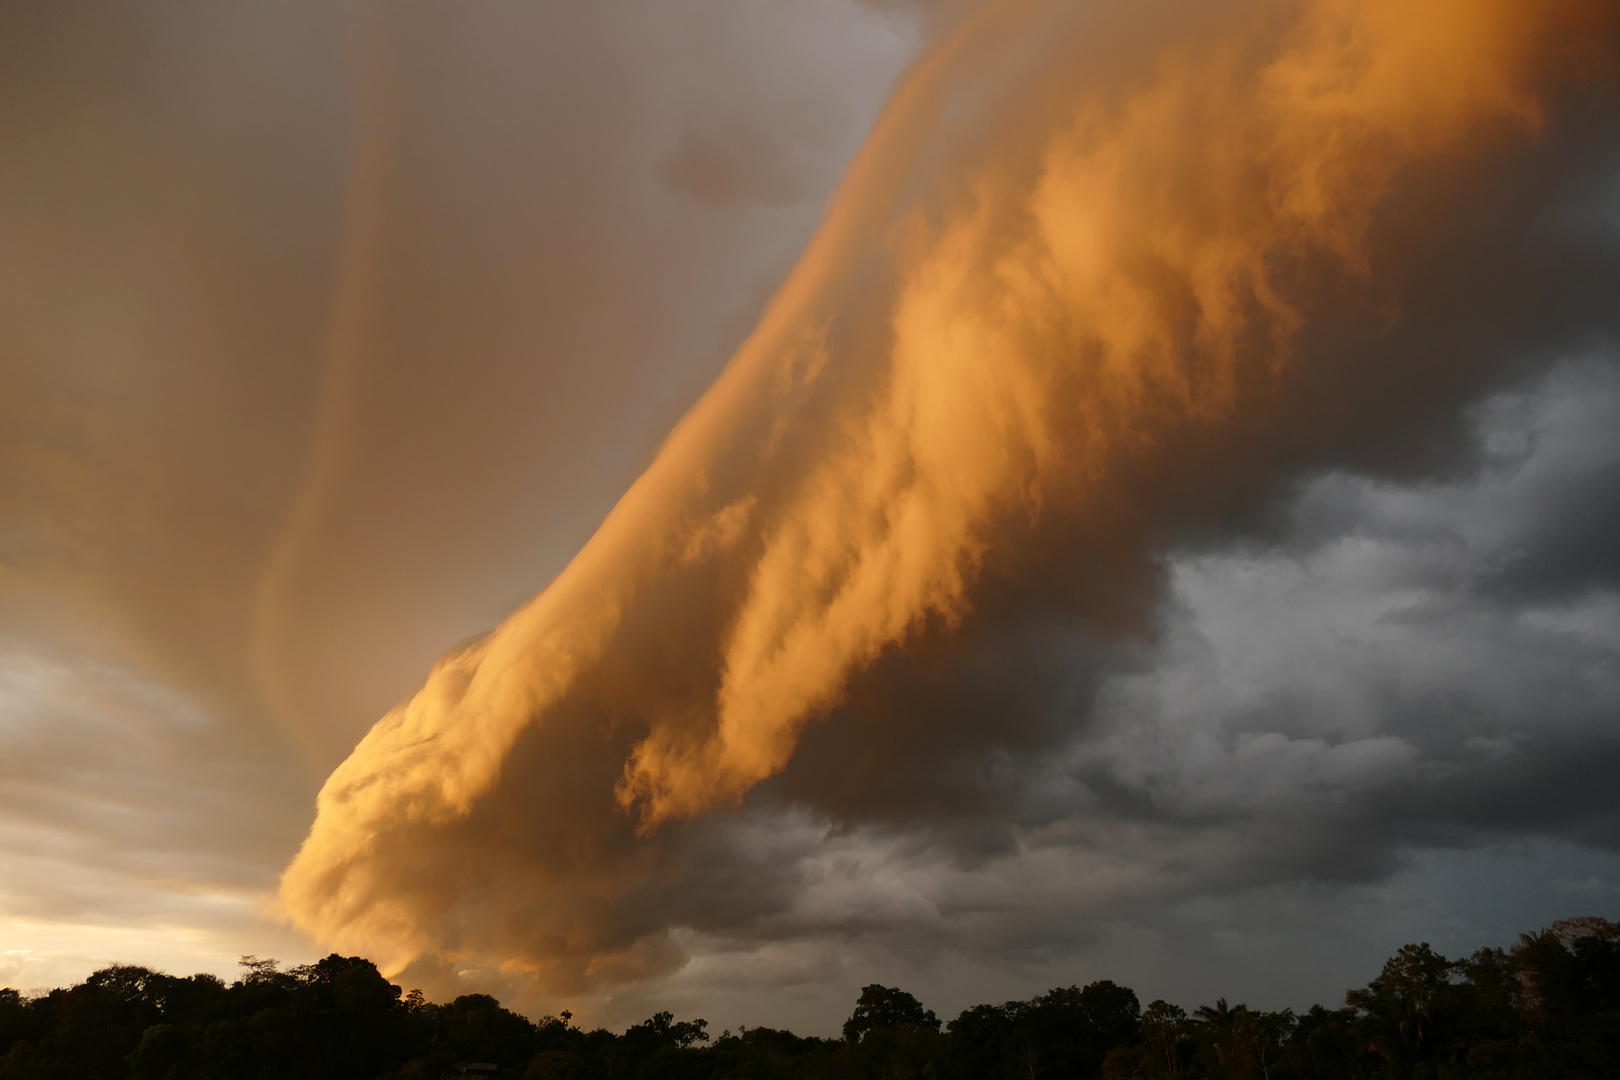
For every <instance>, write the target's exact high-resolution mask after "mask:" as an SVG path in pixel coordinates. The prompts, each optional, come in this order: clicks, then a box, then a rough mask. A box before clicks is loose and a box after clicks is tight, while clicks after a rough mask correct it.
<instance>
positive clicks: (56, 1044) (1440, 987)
mask: <svg viewBox="0 0 1620 1080" xmlns="http://www.w3.org/2000/svg"><path fill="white" fill-rule="evenodd" d="M572 1020H573V1017H572V1015H571V1014H569V1013H568V1012H564V1013H562V1014H561V1015H560V1016H546V1017H542V1018H540V1019H539V1020H538V1021H532V1020H529V1019H527V1018H525V1017H523V1016H520V1015H518V1014H517V1013H514V1012H512V1011H510V1010H508V1009H505V1008H503V1007H502V1006H501V1004H500V1002H498V1001H497V1000H495V999H494V998H492V997H489V996H488V995H484V994H468V995H464V996H462V997H458V998H456V999H455V1000H454V1001H452V1002H449V1003H447V1004H435V1003H433V1002H429V1001H427V1000H425V999H424V997H423V995H422V993H421V992H420V991H411V992H410V993H405V992H403V991H402V989H401V988H400V987H398V986H395V985H394V984H393V983H390V982H389V981H388V980H387V979H385V978H383V976H382V975H381V974H380V973H379V972H378V970H377V968H376V967H375V965H373V964H372V963H371V962H370V961H368V960H364V959H361V958H359V957H344V956H338V955H336V954H334V955H332V956H328V957H327V958H326V959H324V960H321V961H318V962H317V963H313V964H307V965H303V966H300V967H294V968H291V969H288V970H282V969H281V968H280V966H279V965H278V964H276V963H275V962H274V961H271V960H260V959H258V958H256V957H244V958H243V960H242V973H241V976H240V977H239V978H238V979H236V980H235V981H234V982H232V983H229V984H227V983H225V982H224V980H222V979H220V978H218V977H217V976H214V975H208V974H202V975H191V976H189V977H177V976H172V975H166V974H163V973H161V972H156V971H151V970H149V969H147V968H144V967H136V966H130V965H114V966H112V967H108V968H103V969H102V970H100V971H97V972H95V973H94V974H92V975H91V976H90V977H89V978H87V979H85V980H84V982H82V983H78V984H77V985H74V986H70V987H67V988H63V989H56V990H51V991H49V992H47V993H41V994H38V995H35V996H25V995H23V994H22V993H20V992H19V991H17V990H15V989H4V990H0V1080H77V1078H81V1077H83V1078H95V1080H116V1078H129V1080H216V1078H219V1080H224V1078H231V1080H236V1078H242V1080H283V1078H289V1080H290V1078H294V1077H296V1078H300V1080H327V1078H331V1080H338V1078H343V1080H366V1078H371V1080H394V1078H398V1080H404V1078H408V1077H417V1078H428V1077H441V1076H476V1077H484V1078H490V1080H506V1078H511V1080H517V1078H524V1080H598V1078H600V1080H774V1078H803V1080H816V1078H828V1080H832V1078H839V1080H866V1078H870V1080H956V1078H960V1080H1124V1078H1130V1077H1142V1078H1148V1080H1160V1078H1182V1077H1186V1078H1199V1077H1210V1078H1216V1077H1220V1078H1233V1080H1249V1078H1255V1080H1288V1078H1300V1080H1304V1078H1322V1080H1362V1078H1366V1080H1373V1078H1412V1080H1417V1078H1435V1080H1439V1078H1459V1080H1461V1078H1482V1080H1483V1078H1509V1077H1512V1078H1519V1080H1530V1078H1541V1077H1547V1078H1553V1077H1557V1078H1560V1080H1576V1078H1583V1077H1590V1078H1592V1080H1598V1078H1605V1077H1615V1076H1620V924H1616V923H1613V922H1609V921H1607V920H1605V919H1600V918H1596V917H1585V918H1579V919H1568V920H1564V921H1562V922H1558V923H1554V924H1553V925H1552V926H1551V927H1549V928H1547V929H1544V930H1541V931H1538V932H1536V933H1531V934H1524V935H1521V936H1520V938H1519V940H1518V942H1517V943H1516V944H1514V945H1512V946H1511V947H1509V948H1505V949H1504V948H1484V949H1480V950H1479V951H1477V952H1475V953H1474V954H1473V955H1472V956H1470V957H1467V958H1463V959H1450V958H1447V957H1445V956H1442V955H1441V954H1439V953H1437V952H1435V951H1434V949H1433V948H1431V947H1430V946H1429V945H1427V944H1414V945H1406V946H1403V947H1402V948H1401V949H1400V950H1399V951H1398V952H1397V953H1396V954H1395V955H1394V956H1392V957H1390V958H1389V960H1388V961H1387V962H1385V964H1384V966H1383V970H1382V971H1381V972H1380V973H1379V974H1378V976H1377V977H1376V978H1374V979H1373V980H1372V981H1371V982H1369V983H1368V984H1367V985H1366V986H1364V987H1360V988H1357V989H1353V990H1350V991H1349V992H1348V993H1346V994H1345V997H1344V1000H1343V1003H1342V1004H1340V1005H1338V1006H1335V1007H1328V1006H1323V1005H1316V1006H1313V1007H1312V1008H1311V1009H1310V1010H1309V1011H1307V1012H1304V1013H1299V1014H1296V1013H1294V1012H1293V1011H1292V1010H1288V1009H1284V1010H1282V1011H1280V1012H1266V1011H1264V1010H1259V1009H1250V1008H1248V1007H1247V1006H1246V1005H1243V1004H1231V1003H1229V1002H1228V1001H1227V1000H1226V999H1224V998H1222V999H1220V1000H1217V1001H1216V1002H1215V1003H1214V1004H1205V1005H1200V1006H1198V1007H1196V1008H1194V1009H1193V1010H1192V1011H1191V1012H1188V1011H1186V1010H1184V1009H1183V1008H1182V1007H1180V1006H1178V1005H1173V1004H1170V1003H1169V1002H1165V1001H1153V1002H1149V1003H1148V1004H1147V1005H1146V1006H1145V1007H1144V1006H1143V1005H1142V1004H1141V1003H1140V1002H1139V1000H1138V999H1137V996H1136V994H1135V993H1134V992H1133V991H1131V990H1130V989H1128V988H1126V987H1123V986H1119V985H1116V984H1115V983H1113V982H1109V981H1107V980H1103V981H1098V982H1093V983H1090V984H1089V985H1087V986H1084V987H1080V986H1069V987H1058V988H1055V989H1052V990H1050V991H1048V992H1046V993H1045V994H1041V995H1039V996H1037V997H1034V998H1031V999H1030V1000H1028V1001H1009V1002H1004V1003H1002V1004H1000V1005H975V1006H973V1007H972V1008H969V1009H966V1010H964V1011H963V1012H962V1013H961V1014H960V1015H958V1016H957V1017H956V1018H955V1019H954V1020H951V1021H950V1022H949V1023H942V1022H941V1021H940V1020H939V1019H938V1018H937V1017H936V1015H935V1014H934V1012H933V1011H932V1010H930V1009H927V1008H925V1007H924V1005H923V1003H922V1002H921V1001H919V1000H918V999H917V998H916V997H915V996H914V995H912V994H911V993H909V992H907V991H905V990H902V989H899V988H897V987H889V986H881V985H876V984H874V985H871V986H867V987H865V988H864V989H863V990H862V992H861V995H860V997H859V999H858V1000H857V1002H856V1003H855V1006H854V1008H853V1011H852V1013H851V1015H850V1018H849V1020H848V1021H847V1022H846V1023H845V1024H844V1027H843V1038H839V1039H830V1038H819V1037H814V1036H812V1037H800V1036H798V1035H795V1034H793V1033H792V1032H790V1031H780V1030H776V1029H772V1028H764V1027H758V1028H744V1029H742V1030H740V1031H738V1032H735V1033H733V1032H731V1031H725V1032H722V1033H720V1034H719V1035H718V1036H711V1034H710V1032H709V1031H708V1026H709V1025H708V1022H707V1021H706V1020H703V1019H692V1020H676V1019H675V1017H674V1016H673V1015H672V1014H670V1013H668V1012H660V1013H657V1014H655V1015H654V1016H652V1017H649V1018H648V1019H647V1020H645V1021H643V1022H641V1023H639V1024H636V1025H634V1026H633V1027H631V1028H629V1029H628V1030H626V1031H624V1032H623V1033H615V1032H612V1031H607V1030H604V1029H600V1028H599V1029H596V1030H589V1031H587V1030H585V1029H583V1028H581V1027H579V1026H576V1025H574V1024H573V1023H572Z"/></svg>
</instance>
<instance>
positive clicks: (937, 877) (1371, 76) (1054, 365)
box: [282, 0, 1620, 993]
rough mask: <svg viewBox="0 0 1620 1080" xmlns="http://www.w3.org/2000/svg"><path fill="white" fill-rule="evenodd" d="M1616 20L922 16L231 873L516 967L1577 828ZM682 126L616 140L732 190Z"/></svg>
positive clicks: (654, 955) (1588, 717)
mask: <svg viewBox="0 0 1620 1080" xmlns="http://www.w3.org/2000/svg"><path fill="white" fill-rule="evenodd" d="M1615 29H1616V28H1615V26H1614V22H1613V18H1612V16H1611V15H1610V14H1609V13H1608V12H1607V10H1606V7H1605V5H1601V4H1596V3H1592V4H1587V3H1581V2H1575V0H1570V2H1563V3H1554V4H1545V5H1534V10H1530V6H1527V5H1518V4H1509V3H1505V2H1502V3H1497V2H1490V3H1479V2H1477V0H1466V2H1465V0H1456V2H1447V3H1439V4H1434V5H1430V6H1429V7H1427V8H1425V10H1424V12H1423V13H1422V14H1414V13H1413V12H1412V11H1411V10H1410V8H1409V6H1408V5H1402V4H1399V3H1394V2H1393V0H1322V2H1319V3H1314V4H1306V5H1275V4H1271V3H1262V2H1254V3H1238V4H1228V5H1220V6H1219V10H1218V11H1215V10H1210V9H1209V7H1208V6H1207V5H1197V4H1178V3H1169V2H1167V3H1162V4H1156V5H1150V6H1149V7H1147V8H1144V7H1143V6H1141V5H1126V4H1095V5H1085V6H1078V7H1077V6H1075V5H1067V4H1055V3H1053V4H1044V3H1034V2H1018V3H1011V2H1003V3H987V4H983V5H979V6H977V7H975V8H973V9H972V10H970V11H968V12H966V13H965V14H963V15H962V17H961V22H960V23H959V24H955V25H954V28H952V29H950V30H949V32H946V31H941V34H942V36H941V40H940V42H939V43H938V44H937V45H936V47H935V49H934V51H933V52H932V53H930V54H928V55H926V56H925V57H924V58H923V59H922V60H921V61H919V62H918V64H917V65H916V66H915V68H914V69H913V71H912V72H911V73H910V75H909V76H908V77H907V79H906V80H905V81H904V82H903V83H902V84H901V86H900V88H899V89H898V91H897V93H896V96H895V98H894V100H893V101H892V102H891V104H890V106H889V109H888V111H887V112H886V114H885V115H884V117H883V118H882V119H881V120H880V121H879V123H878V126H877V128H876V129H875V131H874V133H873V134H872V136H871V138H870V140H869V143H868V145H867V147H866V149H865V150H864V151H863V152H862V154H861V155H860V156H859V157H858V158H857V159H856V161H855V163H854V164H853V166H852V168H851V171H850V173H849V175H848V177H847V179H846V182H845V186H844V188H843V190H842V191H841V193H840V194H839V195H838V196H837V198H836V199H835V200H834V202H833V203H832V205H831V207H830V209H829V212H828V216H827V218H826V220H825V222H824V224H823V227H822V231H821V233H820V234H819V235H818V237H817V238H816V240H815V241H814V242H813V243H812V245H811V247H810V249H809V250H808V252H807V253H806V255H805V257H804V259H803V261H802V262H801V264H800V266H799V268H798V269H797V270H796V271H795V273H794V275H793V276H792V277H791V278H790V279H789V281H788V283H787V284H786V285H785V286H784V288H783V290H782V292H781V293H780V294H779V296H778V297H777V299H776V301H775V302H774V303H773V305H772V306H771V308H770V309H769V310H768V312H767V313H766V315H765V318H764V320H763V321H762V323H761V324H760V326H759V327H758V328H757V330H756V331H755V333H754V335H753V336H752V337H751V338H750V339H749V340H748V342H747V343H746V344H745V345H744V346H743V348H742V350H741V351H740V352H739V354H738V355H737V356H736V357H735V358H734V360H733V361H732V364H731V366H730V367H729V368H728V369H727V371H726V372H725V374H724V375H722V377H721V379H720V380H719V382H718V383H717V384H716V385H715V386H714V388H713V389H712V390H711V391H710V392H709V394H708V395H706V396H705V397H704V398H703V400H702V401H700V402H699V404H698V405H697V406H696V407H695V408H694V410H693V411H692V412H691V413H690V414H689V415H688V416H687V418H686V419H685V420H683V421H682V422H681V424H680V425H678V426H677V428H676V429H675V431H674V432H673V433H672V434H671V436H670V437H669V439H668V440H667V441H666V443H665V444H664V446H663V448H662V450H661V451H660V453H659V454H658V456H657V457H656V459H655V460H654V461H653V463H652V465H651V466H650V467H649V468H648V469H647V471H646V472H645V473H644V474H643V475H642V477H641V478H640V479H639V480H638V481H637V483H636V484H635V485H634V487H633V488H632V489H631V490H630V492H629V493H628V494H627V495H626V496H625V497H624V499H623V500H622V501H621V502H620V504H619V505H618V507H617V508H616V509H615V510H614V512H613V513H612V514H611V515H610V516H609V518H608V519H607V521H606V522H605V523H604V524H603V526H602V527H601V529H600V531H599V532H598V533H597V534H596V536H595V537H594V538H593V539H592V540H591V541H590V543H589V544H587V545H586V547H585V548H584V549H583V550H582V551H581V553H580V554H579V555H578V556H577V557H576V559H575V560H574V562H573V563H572V564H571V565H570V566H569V567H568V568H567V569H566V570H565V571H564V572H563V573H562V574H561V575H560V576H559V577H558V578H557V579H556V581H555V582H553V584H552V585H551V586H550V587H549V588H548V589H547V590H546V591H545V592H544V593H542V594H541V595H539V596H538V597H536V598H535V599H534V600H532V601H530V602H529V603H528V604H526V605H525V606H524V607H522V608H521V609H520V610H519V611H518V612H517V613H516V614H514V615H513V616H512V617H511V618H510V619H508V620H507V622H505V623H504V624H503V625H502V626H501V627H499V628H498V629H497V630H495V631H494V632H493V633H492V634H490V635H489V636H487V637H486V638H483V639H482V640H480V641H478V642H476V643H474V644H472V645H470V646H468V647H467V648H465V649H463V650H460V651H458V652H456V653H453V654H451V655H448V656H446V657H445V658H444V659H443V660H442V661H441V662H440V663H439V665H438V666H437V667H436V668H435V669H434V671H433V673H432V674H431V675H430V677H429V678H428V681H427V683H426V684H425V686H424V687H423V688H422V690H421V691H420V692H419V693H418V694H417V695H416V696H415V697H414V698H413V699H412V700H411V701H409V702H408V703H406V704H404V705H402V706H401V707H400V708H398V709H396V710H395V711H394V712H392V713H390V714H389V715H388V716H387V717H385V718H384V719H383V720H381V721H380V722H379V723H378V724H377V726H376V727H375V728H373V730H372V731H371V733H370V734H369V735H368V736H367V737H366V738H365V740H364V741H362V743H361V744H360V746H359V747H358V748H357V749H356V750H355V752H354V754H353V755H352V756H351V757H350V758H349V759H348V761H346V762H345V763H344V764H343V765H342V766H340V767H339V768H338V769H337V770H336V771H335V772H334V773H333V774H332V776H331V778H330V779H329V780H328V782H327V785H326V787H325V789H324V790H323V792H322V795H321V800H320V806H319V815H318V817H317V820H316V822H315V824H314V826H313V828H312V831H311V833H310V836H309V839H308V840H307V841H306V843H305V845H304V848H303V850H302V851H301V852H300V854H299V856H298V858H297V859H296V860H295V861H294V862H293V864H292V865H291V866H290V867H289V869H288V871H287V873H286V875H285V876H284V878H283V883H282V900H283V903H284V904H285V906H286V909H287V910H288V912H289V913H290V914H291V915H292V916H293V918H294V919H295V920H297V921H298V923H299V924H300V925H302V926H304V927H305V928H307V929H308V930H309V931H311V932H312V933H313V934H315V935H316V936H317V937H318V938H319V939H321V940H323V941H325V942H328V943H330V944H332V945H333V946H334V947H338V948H343V949H346V950H354V951H362V952H365V953H366V954H368V955H372V956H376V957H378V958H380V959H382V960H383V961H384V962H385V964H387V965H388V966H389V967H390V969H391V970H401V969H407V968H409V969H410V970H413V971H415V972H418V973H430V972H432V971H437V970H449V971H453V970H456V969H459V968H463V967H489V968H491V969H499V970H501V971H503V972H505V973H506V975H507V976H508V977H511V978H517V979H524V980H531V981H532V982H533V984H534V985H536V986H539V987H541V988H542V990H543V992H545V993H565V992H577V991H580V990H584V989H587V988H591V987H602V986H612V985H619V984H624V983H630V982H636V981H638V980H645V979H648V978H651V977H654V976H659V975H664V974H667V973H669V972H670V971H673V970H676V969H678V968H679V967H680V965H682V964H683V963H685V962H686V960H687V959H688V951H687V948H686V946H684V945H683V944H682V943H683V942H685V941H690V940H691V939H692V935H700V936H703V937H704V938H705V939H706V940H710V941H719V942H729V943H732V946H734V947H739V948H743V947H746V948H762V949H764V948H769V947H774V946H776V945H780V944H782V943H793V942H797V941H811V940H825V939H828V938H829V937H831V938H834V939H838V940H846V941H855V940H878V939H881V940H883V941H885V942H888V943H890V944H891V945H893V946H894V947H897V948H898V947H903V946H905V945H906V944H907V943H910V944H913V945H915V946H917V947H919V948H937V947H949V948H960V949H966V950H969V951H970V952H971V951H977V952H981V953H987V954H988V953H995V954H997V955H1007V956H1014V955H1020V954H1030V955H1034V954H1036V953H1039V952H1040V951H1041V950H1045V949H1049V948H1051V947H1053V945H1054V943H1061V942H1063V941H1069V940H1073V941H1079V940H1083V939H1084V938H1085V937H1086V935H1087V933H1088V927H1090V926H1093V925H1095V924H1098V923H1100V922H1103V921H1106V920H1109V919H1116V918H1119V917H1121V915H1122V913H1125V912H1128V911H1132V910H1140V909H1142V908H1143V906H1144V905H1146V906H1148V907H1152V906H1153V905H1165V904H1171V903H1175V902H1178V901H1180V900H1183V899H1185V898H1187V897H1189V896H1194V895H1199V894H1207V893H1210V892H1212V891H1213V892H1221V891H1230V890H1235V889H1242V888H1249V887H1255V886H1264V885H1266V884H1268V883H1274V882H1279V881H1290V880H1299V879H1301V878H1310V879H1321V880H1329V881H1363V880H1371V879H1376V878H1378V877H1380V876H1382V875H1385V874H1387V873H1388V872H1389V871H1390V869H1391V868H1392V867H1393V866H1394V865H1395V860H1396V857H1397V855H1398V854H1399V853H1400V852H1401V851H1403V850H1405V849H1407V848H1409V847H1411V846H1414V845H1420V846H1421V845H1429V846H1435V845H1439V846H1445V845H1462V844H1469V843H1474V842H1478V841H1480V840H1482V839H1487V838H1492V837H1500V836H1503V835H1531V834H1535V835H1559V836H1564V837H1568V838H1571V839H1574V840H1578V841H1580V842H1582V843H1587V844H1592V845H1596V846H1600V847H1613V846H1614V844H1615V841H1616V840H1617V839H1620V833H1617V832H1616V827H1617V820H1616V817H1615V813H1616V810H1617V809H1620V804H1617V802H1616V799H1615V797H1614V795H1613V794H1612V790H1611V789H1612V787H1613V785H1612V783H1608V782H1607V780H1606V778H1608V777H1612V776H1613V775H1614V771H1615V766H1616V765H1617V764H1620V737H1617V736H1616V735H1615V734H1614V732H1615V725H1614V723H1613V721H1614V720H1615V719H1616V710H1617V709H1620V593H1617V588H1620V578H1617V576H1616V575H1617V573H1620V559H1617V557H1616V555H1615V551H1614V548H1615V545H1614V544H1612V542H1610V538H1611V537H1612V536H1613V528H1612V525H1613V524H1614V515H1615V510H1614V509H1613V508H1614V507H1616V506H1620V500H1617V499H1616V498H1615V496H1616V495H1620V491H1616V487H1617V485H1620V436H1617V435H1616V431H1617V420H1620V378H1617V376H1616V374H1615V368H1614V358H1615V340H1616V330H1617V327H1616V325H1615V322H1616V320H1617V318H1620V311H1617V309H1616V305H1615V304H1614V303H1613V295H1614V291H1615V286H1616V285H1617V284H1620V227H1617V221H1616V218H1615V215H1614V199H1615V190H1616V189H1615V184H1616V177H1617V176H1620V155H1617V151H1620V135H1617V132H1620V124H1616V123H1615V121H1616V119H1617V116H1616V112H1617V104H1620V103H1617V100H1616V81H1615V76H1616V74H1617V72H1616V66H1615V58H1616V52H1615V45H1616V42H1615V38H1614V36H1613V35H1614V31H1615ZM716 140H719V141H716ZM737 145H740V144H735V143H734V142H732V143H728V142H725V141H724V140H723V139H720V137H719V136H714V137H710V136H707V135H704V136H693V138H692V140H689V141H688V143H686V144H683V146H682V148H681V149H680V151H679V154H680V155H684V156H677V157H676V158H675V159H672V163H671V164H670V166H669V167H670V169H671V170H672V172H671V176H673V177H674V178H675V179H676V180H678V181H680V182H681V183H684V184H686V185H687V187H688V188H690V189H691V190H692V191H693V192H694V193H696V194H698V195H700V196H702V197H706V198H713V199H717V200H726V199H733V198H745V197H746V198H759V199H762V200H767V201H768V200H769V199H772V198H776V197H778V195H780V197H781V198H787V197H788V195H786V194H782V192H785V191H787V186H785V185H786V184H787V181H786V180H784V179H782V178H781V177H778V176H776V175H775V174H772V175H770V176H765V174H763V173H761V174H760V176H759V177H753V178H749V177H744V178H743V180H739V181H737V183H738V184H740V185H742V186H741V187H736V186H734V187H724V188H722V187H716V186H715V185H714V184H713V183H710V180H709V178H708V175H709V174H708V172H707V171H706V170H708V169H709V166H710V164H712V163H713V161H717V160H719V158H720V157H723V156H724V154H729V153H732V152H733V151H736V152H737V153H742V151H740V150H736V147H737ZM761 177H763V178H761ZM744 181H746V183H745V182H744ZM749 185H753V186H749ZM728 947H731V946H728ZM412 965H414V967H411V966H412Z"/></svg>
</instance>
